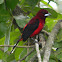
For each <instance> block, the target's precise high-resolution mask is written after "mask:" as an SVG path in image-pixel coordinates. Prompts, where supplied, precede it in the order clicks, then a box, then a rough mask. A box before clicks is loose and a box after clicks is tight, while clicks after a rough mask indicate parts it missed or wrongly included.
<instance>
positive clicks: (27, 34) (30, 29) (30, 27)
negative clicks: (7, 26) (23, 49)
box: [22, 19, 39, 41]
mask: <svg viewBox="0 0 62 62" xmlns="http://www.w3.org/2000/svg"><path fill="white" fill-rule="evenodd" d="M33 21H34V22H33V23H31V24H28V25H27V26H26V27H25V28H24V30H23V34H22V38H23V41H26V40H27V39H28V37H30V35H31V34H32V33H33V32H34V31H35V30H36V29H37V28H38V26H39V19H36V20H33Z"/></svg>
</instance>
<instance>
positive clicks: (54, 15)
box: [23, 7, 58, 18]
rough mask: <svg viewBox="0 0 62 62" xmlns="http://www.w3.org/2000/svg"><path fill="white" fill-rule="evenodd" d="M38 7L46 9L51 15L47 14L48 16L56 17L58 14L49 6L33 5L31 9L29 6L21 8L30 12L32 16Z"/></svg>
mask: <svg viewBox="0 0 62 62" xmlns="http://www.w3.org/2000/svg"><path fill="white" fill-rule="evenodd" d="M40 9H46V10H48V12H49V13H51V16H49V18H57V16H58V13H57V12H56V11H55V10H53V9H51V8H38V7H35V8H32V9H31V8H30V7H24V8H23V10H25V11H29V12H31V13H32V14H33V15H34V16H35V15H36V13H37V12H38V11H39V10H40Z"/></svg>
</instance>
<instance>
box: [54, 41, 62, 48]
mask: <svg viewBox="0 0 62 62" xmlns="http://www.w3.org/2000/svg"><path fill="white" fill-rule="evenodd" d="M54 47H55V48H60V47H62V41H61V42H55V43H54Z"/></svg>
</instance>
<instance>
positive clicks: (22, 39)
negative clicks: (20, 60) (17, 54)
mask: <svg viewBox="0 0 62 62" xmlns="http://www.w3.org/2000/svg"><path fill="white" fill-rule="evenodd" d="M22 40H23V39H22V38H20V39H19V40H18V41H17V43H16V44H15V45H14V46H13V48H12V50H11V52H10V54H11V53H13V51H14V48H15V47H16V46H17V44H18V43H19V41H22Z"/></svg>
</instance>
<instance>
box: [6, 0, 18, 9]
mask: <svg viewBox="0 0 62 62" xmlns="http://www.w3.org/2000/svg"><path fill="white" fill-rule="evenodd" d="M18 2H19V0H6V5H7V7H8V8H9V9H12V10H13V9H14V8H15V7H16V5H17V3H18Z"/></svg>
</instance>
